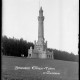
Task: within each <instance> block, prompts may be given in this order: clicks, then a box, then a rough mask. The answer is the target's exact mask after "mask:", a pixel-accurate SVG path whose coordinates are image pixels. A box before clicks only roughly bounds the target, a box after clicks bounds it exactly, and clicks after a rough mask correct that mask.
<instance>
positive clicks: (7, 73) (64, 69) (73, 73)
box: [2, 56, 78, 80]
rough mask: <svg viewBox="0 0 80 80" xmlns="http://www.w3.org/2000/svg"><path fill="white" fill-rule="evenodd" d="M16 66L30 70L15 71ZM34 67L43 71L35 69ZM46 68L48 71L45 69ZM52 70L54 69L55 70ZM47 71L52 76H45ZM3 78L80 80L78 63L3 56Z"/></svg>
mask: <svg viewBox="0 0 80 80" xmlns="http://www.w3.org/2000/svg"><path fill="white" fill-rule="evenodd" d="M16 66H17V67H18V68H19V67H29V68H30V69H17V70H15V67H16ZM33 66H37V67H39V68H42V69H41V70H39V69H33V68H32V67H33ZM45 67H47V69H44V68H45ZM50 68H54V70H52V69H50ZM48 69H49V70H48ZM47 71H50V72H51V74H43V72H47ZM52 73H60V74H52ZM2 78H5V80H7V78H9V79H10V80H15V79H17V80H78V62H71V61H62V60H52V59H29V58H25V57H11V56H2Z"/></svg>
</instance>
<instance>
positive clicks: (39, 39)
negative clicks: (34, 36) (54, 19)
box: [38, 7, 44, 43]
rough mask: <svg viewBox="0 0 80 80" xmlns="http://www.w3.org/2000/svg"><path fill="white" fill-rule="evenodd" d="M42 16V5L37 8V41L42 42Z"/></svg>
mask: <svg viewBox="0 0 80 80" xmlns="http://www.w3.org/2000/svg"><path fill="white" fill-rule="evenodd" d="M43 21H44V16H43V10H42V7H41V8H40V10H39V16H38V42H40V43H42V42H44V25H43V24H44V23H43Z"/></svg>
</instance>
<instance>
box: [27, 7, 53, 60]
mask: <svg viewBox="0 0 80 80" xmlns="http://www.w3.org/2000/svg"><path fill="white" fill-rule="evenodd" d="M28 57H29V58H43V59H45V58H48V57H51V58H53V52H49V51H48V50H47V41H46V42H45V39H44V16H43V10H42V7H41V8H40V10H39V16H38V41H37V42H36V41H35V42H34V49H32V47H30V49H29V50H28Z"/></svg>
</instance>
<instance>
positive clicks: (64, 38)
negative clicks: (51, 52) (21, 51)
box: [2, 0, 79, 54]
mask: <svg viewBox="0 0 80 80" xmlns="http://www.w3.org/2000/svg"><path fill="white" fill-rule="evenodd" d="M78 4H79V1H78V0H41V1H40V3H39V0H2V35H6V36H7V37H11V38H12V37H14V38H18V39H20V38H23V39H24V40H27V41H31V42H34V40H37V39H38V19H37V17H38V15H39V8H40V6H42V8H43V11H44V12H43V15H44V17H45V19H44V38H45V40H47V41H48V48H53V49H58V50H62V51H67V52H70V53H71V52H73V53H74V54H78V32H79V31H78V29H79V28H78V27H79V26H78V25H79V22H78V17H79V15H78V14H79V11H78Z"/></svg>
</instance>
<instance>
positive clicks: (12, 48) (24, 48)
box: [1, 36, 79, 62]
mask: <svg viewBox="0 0 80 80" xmlns="http://www.w3.org/2000/svg"><path fill="white" fill-rule="evenodd" d="M30 46H32V48H34V44H33V43H32V42H27V41H26V40H23V39H22V38H21V39H16V38H14V37H13V38H7V37H6V36H2V42H1V50H2V55H7V56H18V57H21V55H22V54H23V55H24V57H27V56H28V49H30ZM48 50H49V51H53V54H54V59H58V60H66V61H77V62H78V60H79V59H78V55H74V54H73V53H68V52H65V51H60V50H56V49H51V48H48Z"/></svg>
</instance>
